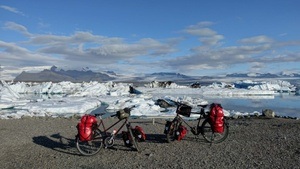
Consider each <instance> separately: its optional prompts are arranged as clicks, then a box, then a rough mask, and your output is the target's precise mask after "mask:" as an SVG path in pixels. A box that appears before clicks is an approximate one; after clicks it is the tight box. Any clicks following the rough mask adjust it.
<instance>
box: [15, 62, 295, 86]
mask: <svg viewBox="0 0 300 169" xmlns="http://www.w3.org/2000/svg"><path fill="white" fill-rule="evenodd" d="M299 77H300V74H299V73H292V72H289V73H286V72H285V73H281V74H271V73H265V74H262V73H233V74H227V75H226V76H222V77H219V76H218V77H217V76H187V75H184V74H181V73H174V72H159V73H152V74H139V75H126V74H125V75H124V74H116V73H115V72H113V71H103V72H93V71H91V70H90V69H89V68H88V67H85V68H82V69H81V70H63V69H59V68H57V67H56V66H52V67H51V68H50V69H45V70H43V71H41V72H38V73H29V72H22V73H21V74H20V75H18V76H17V77H16V78H15V79H14V81H15V82H18V81H23V82H50V81H51V82H61V81H70V82H83V81H85V82H89V81H98V82H108V81H115V82H132V83H138V82H141V83H145V82H146V83H148V82H151V81H172V82H176V83H194V82H199V81H201V83H206V82H211V81H230V79H231V78H232V79H234V80H236V78H242V79H244V78H297V79H299Z"/></svg>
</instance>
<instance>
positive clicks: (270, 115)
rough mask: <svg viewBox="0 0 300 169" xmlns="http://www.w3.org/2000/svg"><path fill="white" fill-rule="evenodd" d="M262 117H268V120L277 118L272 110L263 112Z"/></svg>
mask: <svg viewBox="0 0 300 169" xmlns="http://www.w3.org/2000/svg"><path fill="white" fill-rule="evenodd" d="M262 115H263V116H265V117H267V118H274V117H275V112H274V111H273V110H271V109H265V110H263V111H262Z"/></svg>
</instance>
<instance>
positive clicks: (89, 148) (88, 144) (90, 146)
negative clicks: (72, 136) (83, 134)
mask: <svg viewBox="0 0 300 169" xmlns="http://www.w3.org/2000/svg"><path fill="white" fill-rule="evenodd" d="M102 147H103V139H102V135H101V131H100V130H98V129H97V130H95V131H94V134H93V139H92V140H90V141H81V140H80V139H79V137H78V136H76V148H77V150H78V151H79V153H80V154H82V155H85V156H92V155H95V154H97V153H98V152H99V151H100V150H101V148H102Z"/></svg>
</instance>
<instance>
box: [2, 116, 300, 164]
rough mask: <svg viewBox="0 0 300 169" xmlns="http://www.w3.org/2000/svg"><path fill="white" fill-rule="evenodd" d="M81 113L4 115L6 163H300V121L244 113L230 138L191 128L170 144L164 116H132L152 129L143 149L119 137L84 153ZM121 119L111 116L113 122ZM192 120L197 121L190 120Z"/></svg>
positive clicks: (134, 122)
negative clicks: (212, 137)
mask: <svg viewBox="0 0 300 169" xmlns="http://www.w3.org/2000/svg"><path fill="white" fill-rule="evenodd" d="M78 121H79V120H78V119H77V118H69V119H66V118H24V119H10V120H0V138H1V139H0V140H1V141H0V164H1V168H26V169H27V168H239V169H240V168H300V163H299V161H300V121H299V120H293V119H282V118H275V119H261V118H245V119H235V120H229V123H230V128H229V130H230V132H229V137H228V138H227V139H226V140H225V141H224V142H222V143H220V144H212V145H210V144H209V143H206V142H205V141H204V139H203V138H202V136H201V135H200V136H199V137H195V136H194V135H192V133H191V132H188V135H187V136H186V137H185V138H184V139H183V140H182V141H175V142H172V143H166V141H165V136H164V135H163V129H164V123H165V120H163V119H157V120H156V122H155V124H152V120H147V119H132V120H131V121H132V125H133V126H135V125H139V126H141V127H142V128H143V129H144V131H145V132H146V134H147V140H146V142H141V143H139V147H140V149H141V151H140V152H135V151H132V150H131V149H129V148H127V147H125V146H124V145H123V142H122V140H117V141H116V146H115V147H114V149H104V148H103V149H102V150H101V151H100V152H99V153H98V154H96V155H94V156H90V157H86V156H81V155H80V154H79V152H78V151H77V149H76V147H75V144H74V138H75V135H76V133H77V130H76V125H77V122H78ZM114 121H116V119H112V118H110V119H106V120H105V123H106V125H107V126H108V125H109V124H112V123H113V122H114ZM189 123H190V124H193V123H194V122H193V121H190V122H189Z"/></svg>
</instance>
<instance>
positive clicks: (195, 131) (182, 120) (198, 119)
mask: <svg viewBox="0 0 300 169" xmlns="http://www.w3.org/2000/svg"><path fill="white" fill-rule="evenodd" d="M202 111H203V113H202ZM191 114H199V115H200V116H199V117H198V118H197V121H198V124H200V121H201V119H203V117H204V110H203V109H201V111H200V112H199V113H198V112H192V113H191ZM176 120H177V121H178V123H181V122H183V123H184V124H186V125H187V126H188V127H189V128H190V130H191V132H192V133H193V134H194V135H199V134H200V133H201V131H198V129H197V130H195V127H192V126H190V125H189V124H188V123H187V122H186V121H185V120H184V119H183V117H181V115H180V114H178V113H176V116H175V118H174V119H173V122H174V121H176Z"/></svg>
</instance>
